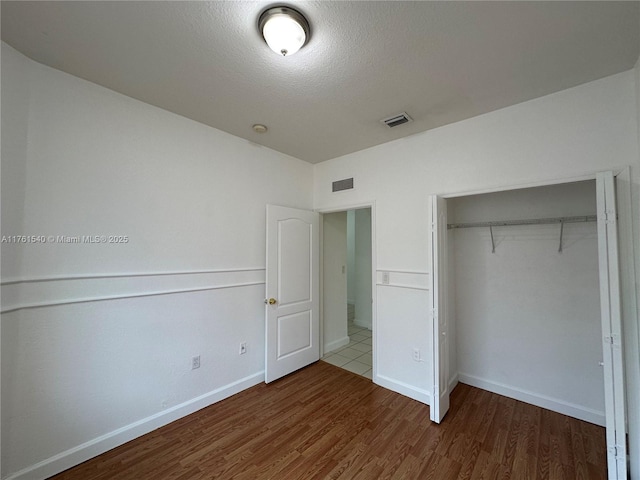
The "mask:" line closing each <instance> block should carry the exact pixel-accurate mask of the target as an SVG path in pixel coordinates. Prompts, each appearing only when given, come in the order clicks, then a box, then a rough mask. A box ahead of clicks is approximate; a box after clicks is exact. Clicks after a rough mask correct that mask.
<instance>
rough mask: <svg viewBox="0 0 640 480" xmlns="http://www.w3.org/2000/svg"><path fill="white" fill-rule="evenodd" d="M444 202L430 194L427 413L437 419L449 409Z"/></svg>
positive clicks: (445, 205)
mask: <svg viewBox="0 0 640 480" xmlns="http://www.w3.org/2000/svg"><path fill="white" fill-rule="evenodd" d="M446 248H447V203H446V200H445V199H443V198H439V197H438V196H436V195H432V196H431V302H432V303H431V305H432V311H433V380H434V386H433V396H432V398H431V407H430V408H429V416H430V418H431V420H433V421H434V422H436V423H440V422H441V421H442V419H443V418H444V416H445V414H446V413H447V411H449V393H450V392H449V338H448V336H447V327H448V321H447V311H446V292H447V277H446V272H447V249H446Z"/></svg>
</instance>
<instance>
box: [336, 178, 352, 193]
mask: <svg viewBox="0 0 640 480" xmlns="http://www.w3.org/2000/svg"><path fill="white" fill-rule="evenodd" d="M352 188H353V177H351V178H345V179H344V180H336V181H335V182H333V183H332V184H331V191H332V192H340V191H342V190H351V189H352Z"/></svg>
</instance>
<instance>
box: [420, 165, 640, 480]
mask: <svg viewBox="0 0 640 480" xmlns="http://www.w3.org/2000/svg"><path fill="white" fill-rule="evenodd" d="M601 171H602V170H598V171H590V172H588V173H584V174H582V175H575V176H571V177H559V178H550V179H541V180H538V181H534V182H526V183H519V184H510V185H495V186H493V187H489V188H484V189H477V190H465V191H458V192H446V193H435V194H434V195H435V196H437V197H440V198H443V199H449V198H457V197H465V196H469V195H479V194H483V193H495V192H504V191H509V190H519V189H523V188H534V187H543V186H550V185H561V184H566V183H573V182H579V181H584V180H593V181H596V176H597V174H598V173H600V172H601ZM608 171H612V172H613V176H614V178H615V179H616V180H619V181H620V182H618V184H617V185H616V186H617V188H616V201H617V207H618V218H619V222H618V239H619V242H620V244H619V247H618V249H619V258H631V259H632V261H631V262H620V283H621V288H620V292H621V297H622V298H621V303H622V328H623V330H624V332H625V340H624V344H623V348H624V357H623V360H624V366H625V369H626V370H625V376H624V378H623V382H624V387H625V395H626V404H627V415H626V417H627V433H628V435H629V448H628V453H629V458H630V465H629V467H630V472H631V477H632V478H635V477H639V478H640V412H636V411H635V409H634V408H629V406H630V405H638V404H640V392H637V391H634V390H633V389H632V388H629V384H630V383H631V384H633V385H636V386H640V365H639V364H638V362H637V359H638V357H639V356H640V324H639V323H640V318H638V308H640V307H638V303H637V302H638V298H637V292H636V289H635V288H626V289H625V287H629V286H631V285H635V282H636V268H635V252H634V243H633V225H632V218H633V213H634V210H633V202H632V193H631V183H632V177H631V168H630V167H629V166H628V165H625V166H622V167H617V168H610V169H608ZM623 254H625V255H624V256H623ZM623 293H624V294H623ZM432 326H433V325H432ZM432 374H435V372H432ZM629 379H633V381H632V382H630V381H629ZM631 423H633V425H634V428H632V429H629V428H628V425H629V424H631Z"/></svg>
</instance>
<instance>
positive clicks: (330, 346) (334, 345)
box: [324, 336, 351, 354]
mask: <svg viewBox="0 0 640 480" xmlns="http://www.w3.org/2000/svg"><path fill="white" fill-rule="evenodd" d="M350 340H351V339H350V338H349V337H348V336H346V337H342V338H340V339H338V340H334V341H333V342H329V343H325V345H324V353H325V354H326V353H329V352H333V351H334V350H336V349H338V348H340V347H344V346H345V345H349V341H350Z"/></svg>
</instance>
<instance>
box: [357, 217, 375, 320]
mask: <svg viewBox="0 0 640 480" xmlns="http://www.w3.org/2000/svg"><path fill="white" fill-rule="evenodd" d="M354 231H355V261H354V263H355V281H354V283H355V297H356V304H355V305H356V317H355V319H354V320H353V323H355V324H356V325H358V326H360V327H364V328H368V329H369V330H371V318H372V317H371V315H372V313H371V309H372V305H371V209H370V208H362V209H358V210H356V212H355V226H354Z"/></svg>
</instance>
